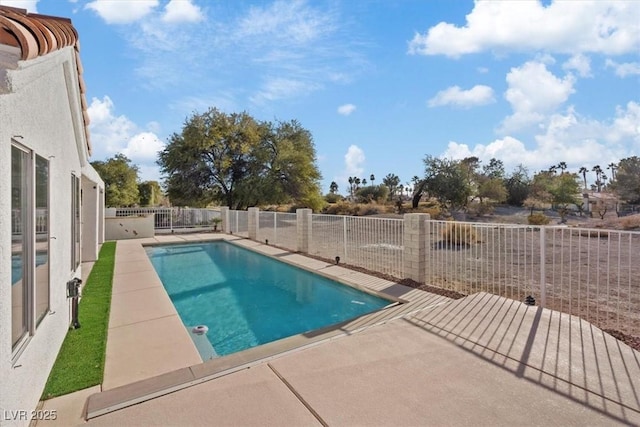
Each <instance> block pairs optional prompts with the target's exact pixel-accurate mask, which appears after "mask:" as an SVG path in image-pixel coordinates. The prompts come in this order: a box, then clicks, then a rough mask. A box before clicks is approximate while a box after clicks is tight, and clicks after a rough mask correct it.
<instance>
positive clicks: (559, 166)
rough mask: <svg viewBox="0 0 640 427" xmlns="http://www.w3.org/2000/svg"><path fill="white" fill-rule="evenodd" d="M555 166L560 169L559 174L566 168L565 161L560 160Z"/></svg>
mask: <svg viewBox="0 0 640 427" xmlns="http://www.w3.org/2000/svg"><path fill="white" fill-rule="evenodd" d="M556 167H557V168H558V169H560V175H562V174H564V171H565V170H567V162H560V163H558V166H556Z"/></svg>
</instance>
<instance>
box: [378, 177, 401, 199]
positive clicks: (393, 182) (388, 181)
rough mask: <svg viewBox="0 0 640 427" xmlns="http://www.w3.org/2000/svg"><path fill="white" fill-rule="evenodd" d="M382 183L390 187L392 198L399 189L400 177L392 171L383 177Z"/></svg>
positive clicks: (390, 196)
mask: <svg viewBox="0 0 640 427" xmlns="http://www.w3.org/2000/svg"><path fill="white" fill-rule="evenodd" d="M382 183H383V184H384V185H386V186H387V188H388V189H389V198H390V199H392V198H393V196H395V194H396V191H397V190H398V184H400V178H399V177H398V175H395V174H392V173H390V174H387V176H385V177H384V178H383V179H382Z"/></svg>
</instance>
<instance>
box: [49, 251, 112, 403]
mask: <svg viewBox="0 0 640 427" xmlns="http://www.w3.org/2000/svg"><path fill="white" fill-rule="evenodd" d="M115 255H116V242H105V243H104V244H103V245H102V248H101V249H100V256H99V257H98V260H97V261H96V263H95V264H94V265H93V268H92V269H91V273H90V274H89V278H88V279H87V283H86V284H85V286H84V287H83V289H82V298H81V300H80V304H79V309H78V310H79V313H78V320H79V322H80V328H78V329H69V332H67V336H66V337H65V339H64V342H63V343H62V348H61V349H60V353H58V357H57V358H56V363H55V364H54V365H53V369H52V370H51V373H50V374H49V379H48V380H47V385H46V386H45V388H44V392H43V394H42V399H43V400H45V399H51V398H52V397H56V396H61V395H63V394H68V393H71V392H74V391H78V390H82V389H85V388H87V387H92V386H94V385H98V384H102V380H103V378H104V361H105V356H106V349H107V328H108V326H109V309H110V307H111V285H112V282H113V268H114V264H115Z"/></svg>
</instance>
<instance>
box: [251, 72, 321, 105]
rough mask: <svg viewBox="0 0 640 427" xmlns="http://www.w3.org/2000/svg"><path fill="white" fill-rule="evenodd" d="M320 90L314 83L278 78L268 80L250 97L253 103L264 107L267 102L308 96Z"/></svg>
mask: <svg viewBox="0 0 640 427" xmlns="http://www.w3.org/2000/svg"><path fill="white" fill-rule="evenodd" d="M318 88H319V85H318V84H316V83H314V82H309V81H301V80H295V79H290V78H283V77H276V78H270V79H267V80H266V82H265V83H264V84H263V85H262V89H261V90H260V91H259V92H258V93H257V94H256V95H254V96H252V97H250V100H251V102H253V103H255V104H258V105H262V104H265V103H267V102H271V101H277V100H281V99H288V98H293V97H296V96H302V95H307V94H309V93H311V92H313V91H315V90H317V89H318Z"/></svg>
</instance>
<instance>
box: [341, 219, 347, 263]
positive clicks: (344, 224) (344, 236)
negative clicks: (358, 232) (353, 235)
mask: <svg viewBox="0 0 640 427" xmlns="http://www.w3.org/2000/svg"><path fill="white" fill-rule="evenodd" d="M342 239H343V241H344V255H343V260H342V262H347V216H346V215H344V216H343V217H342Z"/></svg>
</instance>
